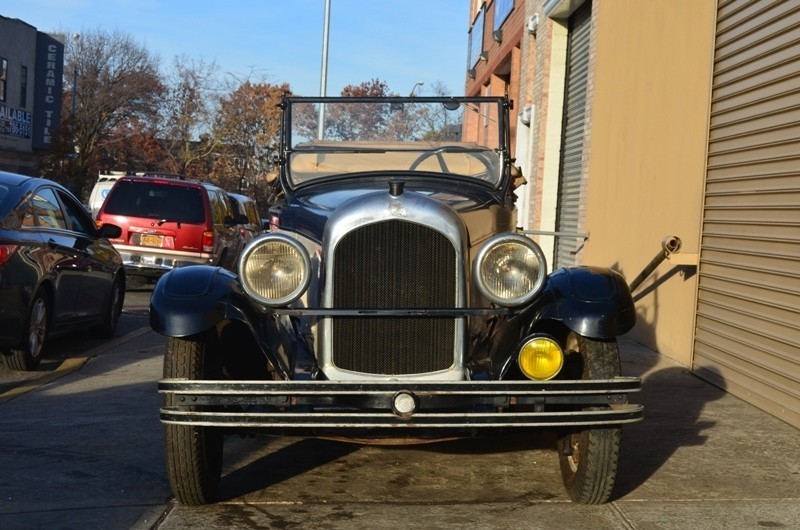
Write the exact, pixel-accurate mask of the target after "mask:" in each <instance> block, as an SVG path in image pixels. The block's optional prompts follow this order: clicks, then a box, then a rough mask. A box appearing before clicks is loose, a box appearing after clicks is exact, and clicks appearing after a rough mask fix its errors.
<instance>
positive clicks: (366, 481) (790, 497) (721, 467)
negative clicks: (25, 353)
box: [0, 330, 800, 530]
mask: <svg viewBox="0 0 800 530" xmlns="http://www.w3.org/2000/svg"><path fill="white" fill-rule="evenodd" d="M164 343H165V339H164V337H161V336H159V335H157V334H155V333H153V332H150V331H147V330H146V331H140V332H138V333H137V332H134V333H131V334H128V335H126V336H125V337H123V338H121V339H117V340H116V341H115V342H114V344H113V347H111V348H108V349H105V350H103V351H101V352H99V353H98V354H97V355H96V356H93V357H91V358H89V359H87V360H86V362H85V363H84V364H82V366H81V367H80V368H79V369H78V370H77V371H74V372H71V373H70V372H66V373H64V374H63V375H62V376H61V377H57V378H53V379H52V380H50V381H49V382H47V384H45V385H43V386H38V387H36V386H34V387H33V388H29V389H28V391H27V392H25V393H20V394H18V395H16V396H13V398H11V399H8V400H7V401H5V402H2V398H3V396H0V447H3V450H2V451H0V469H3V480H2V481H0V528H2V529H4V530H14V529H31V528H48V529H56V528H89V529H91V528H103V529H117V528H119V529H124V528H136V529H150V528H158V529H160V530H172V529H183V528H190V527H195V528H196V527H199V528H226V529H227V528H259V527H261V528H277V527H280V528H292V527H302V528H315V527H326V528H348V529H375V528H386V529H390V528H391V529H395V528H465V527H472V528H542V529H545V528H546V529H552V528H587V529H588V528H592V529H602V528H609V529H615V528H632V529H654V528H659V529H673V528H674V529H684V528H719V529H722V528H725V529H730V528H733V529H738V528H765V527H766V528H800V461H798V456H800V441H798V439H799V436H798V435H800V431H798V430H797V429H795V428H793V427H792V426H790V425H788V424H786V423H783V422H782V421H780V420H778V419H776V418H774V417H773V416H770V415H768V414H766V413H764V412H762V411H760V410H759V409H756V408H755V407H753V406H751V405H749V404H747V403H745V402H743V401H741V400H740V399H738V398H736V397H734V396H732V395H729V394H727V393H725V392H724V391H723V390H721V389H719V388H717V387H715V386H712V385H710V384H709V383H706V382H705V381H703V380H701V379H699V378H697V377H695V376H693V375H692V374H690V373H689V372H688V370H687V369H686V368H685V367H683V366H681V365H679V364H677V363H675V362H673V361H671V360H670V359H668V358H665V357H663V356H660V355H658V354H657V353H655V352H653V351H651V350H649V349H647V348H644V347H642V346H640V345H637V344H635V343H633V342H630V341H623V342H622V350H623V357H624V366H625V373H626V375H638V376H641V377H642V378H643V379H644V385H643V391H642V393H641V394H640V395H637V396H635V398H634V399H633V401H636V402H640V403H644V404H645V407H646V409H645V410H646V416H645V420H644V421H643V422H642V423H639V424H635V425H631V426H628V427H626V428H625V432H624V436H623V452H622V458H621V463H620V469H619V474H618V478H617V487H616V489H615V495H614V500H613V502H611V503H609V504H606V505H602V506H578V505H574V504H572V503H570V502H569V500H568V499H567V497H566V495H565V493H564V492H563V488H562V486H561V483H560V478H559V475H558V463H557V455H556V454H555V452H554V449H553V448H552V447H550V446H548V445H547V440H544V441H538V442H530V441H528V440H524V441H522V442H515V443H516V445H514V444H512V445H511V446H507V447H503V446H502V445H501V444H500V442H498V441H496V440H494V439H485V440H464V441H457V442H448V443H446V444H434V445H432V446H420V447H412V448H395V447H370V446H352V445H350V444H341V443H337V442H328V441H318V440H304V439H269V440H268V441H266V442H265V440H264V439H263V438H261V437H257V438H255V439H243V440H241V439H238V438H236V439H231V441H230V443H228V442H226V456H225V459H226V462H225V466H226V469H225V471H224V476H223V481H222V501H221V502H220V503H218V504H215V505H212V506H204V507H199V508H190V507H185V506H178V505H174V504H172V503H170V502H169V497H170V492H169V488H168V485H167V480H166V473H165V470H164V458H163V439H162V432H161V426H160V424H159V422H158V412H157V411H158V406H159V403H160V398H159V397H158V394H157V392H156V381H157V380H158V378H159V377H160V373H161V362H162V361H161V359H162V355H163V351H164Z"/></svg>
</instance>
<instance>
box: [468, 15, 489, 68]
mask: <svg viewBox="0 0 800 530" xmlns="http://www.w3.org/2000/svg"><path fill="white" fill-rule="evenodd" d="M484 11H485V6H481V8H480V10H479V11H478V14H477V15H476V16H475V22H473V23H472V28H471V29H470V30H469V64H468V65H467V70H471V69H473V68H475V65H476V64H478V61H480V60H481V55H482V54H483V15H484Z"/></svg>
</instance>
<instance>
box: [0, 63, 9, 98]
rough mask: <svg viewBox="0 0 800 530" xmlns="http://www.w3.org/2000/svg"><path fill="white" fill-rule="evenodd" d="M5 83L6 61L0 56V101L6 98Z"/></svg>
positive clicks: (6, 74) (6, 78)
mask: <svg viewBox="0 0 800 530" xmlns="http://www.w3.org/2000/svg"><path fill="white" fill-rule="evenodd" d="M7 83H8V61H6V60H5V59H3V58H2V57H0V101H5V100H6V84H7Z"/></svg>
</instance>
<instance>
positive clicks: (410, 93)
mask: <svg viewBox="0 0 800 530" xmlns="http://www.w3.org/2000/svg"><path fill="white" fill-rule="evenodd" d="M424 84H425V81H417V82H416V83H415V84H414V86H413V87H411V92H409V93H408V97H414V91H415V90H416V89H417V87H418V86H419V87H421V86H422V85H424ZM420 92H422V91H421V90H420Z"/></svg>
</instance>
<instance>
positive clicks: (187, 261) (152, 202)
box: [96, 174, 238, 279]
mask: <svg viewBox="0 0 800 530" xmlns="http://www.w3.org/2000/svg"><path fill="white" fill-rule="evenodd" d="M235 221H236V220H235V218H234V216H233V214H232V212H231V211H230V203H229V201H228V198H227V195H226V193H225V191H224V190H222V189H221V188H218V187H216V186H213V185H211V184H206V183H202V182H197V181H193V180H189V179H187V178H185V177H182V176H179V175H158V174H154V175H149V174H146V175H142V176H126V177H122V178H120V179H119V180H117V182H116V183H115V184H114V187H113V188H111V191H110V192H109V194H108V197H107V198H106V200H105V202H104V203H103V207H102V208H101V209H100V211H99V212H98V214H97V219H96V222H97V224H98V226H102V224H104V223H110V224H114V225H117V226H120V227H121V228H122V235H121V236H120V237H119V238H118V239H111V240H110V241H111V243H112V244H113V245H114V247H115V248H116V249H117V251H118V252H119V254H120V256H122V261H123V263H124V264H125V272H126V274H127V275H128V276H130V277H140V278H142V277H143V278H150V279H156V278H158V277H160V276H161V275H162V274H164V273H165V272H167V271H169V270H172V269H173V268H175V267H183V266H186V265H218V266H221V267H225V268H226V269H229V270H234V268H235V265H236V259H237V256H236V252H237V251H236V236H237V232H238V230H237V227H236V222H235Z"/></svg>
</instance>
